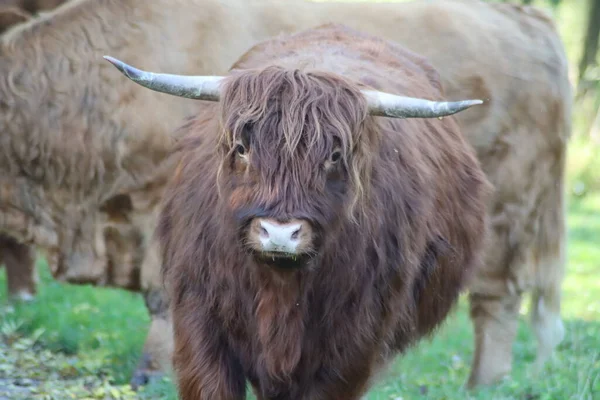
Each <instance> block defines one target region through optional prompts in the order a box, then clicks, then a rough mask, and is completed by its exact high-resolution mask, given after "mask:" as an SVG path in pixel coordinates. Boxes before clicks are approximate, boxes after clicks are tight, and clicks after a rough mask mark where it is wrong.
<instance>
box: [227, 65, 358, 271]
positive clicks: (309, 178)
mask: <svg viewBox="0 0 600 400" xmlns="http://www.w3.org/2000/svg"><path fill="white" fill-rule="evenodd" d="M221 111H222V126H223V128H224V134H223V138H224V140H223V146H222V151H223V153H222V154H223V156H224V160H225V161H224V163H223V167H222V170H221V171H220V176H221V179H222V180H221V182H222V188H223V189H224V193H226V196H227V199H226V201H227V204H228V206H229V207H230V210H231V211H232V215H233V216H234V218H235V221H236V224H237V228H238V232H239V240H240V241H241V244H242V246H243V247H244V249H246V250H247V251H248V252H249V253H250V254H251V255H252V256H253V257H255V259H256V260H257V261H259V262H261V263H266V264H269V265H271V266H274V267H278V268H282V269H283V268H287V269H289V268H299V267H303V266H306V265H307V264H309V261H310V260H311V258H313V257H314V256H317V255H318V254H319V251H320V249H321V246H322V245H323V243H324V242H326V240H327V236H328V235H332V234H335V233H334V232H336V231H337V229H336V226H337V225H338V223H339V221H340V219H341V218H345V217H346V216H347V213H346V211H348V209H349V206H350V205H351V204H352V202H353V199H354V198H355V196H356V194H357V189H356V186H357V185H356V184H355V182H356V180H357V175H358V174H359V172H358V167H356V166H357V165H358V164H357V160H358V159H361V157H359V153H361V151H360V149H361V148H363V147H364V146H363V145H362V144H361V143H358V142H359V141H363V139H362V138H361V134H360V132H362V123H363V121H364V119H365V116H366V105H365V104H364V100H363V99H362V98H361V96H360V93H359V92H358V91H356V90H352V88H351V87H350V86H348V85H347V84H345V82H343V81H341V80H340V79H339V78H338V79H335V78H331V77H326V76H314V75H306V74H302V73H297V72H296V73H295V72H290V71H283V70H279V69H269V70H266V71H263V72H261V73H254V74H251V73H247V74H244V75H241V76H239V77H237V79H236V80H232V81H231V83H230V84H229V86H228V89H227V90H226V91H225V94H224V96H223V99H222V101H221ZM357 149H358V150H357Z"/></svg>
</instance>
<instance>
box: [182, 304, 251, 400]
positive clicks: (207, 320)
mask: <svg viewBox="0 0 600 400" xmlns="http://www.w3.org/2000/svg"><path fill="white" fill-rule="evenodd" d="M181 297H182V298H183V299H185V300H184V301H183V302H181V303H180V304H178V305H177V306H178V309H174V310H173V331H174V344H175V347H174V349H173V366H174V369H175V371H176V375H177V390H178V393H179V398H180V399H181V400H201V399H206V400H208V399H220V400H239V399H243V398H245V393H246V378H245V376H244V373H243V370H242V367H241V365H240V363H239V361H238V360H237V359H236V357H235V355H234V354H233V352H232V351H231V349H230V348H229V347H228V346H227V344H226V343H225V341H224V340H223V338H222V337H221V335H220V330H219V329H218V328H217V326H218V325H216V324H215V322H214V321H213V320H212V319H211V317H210V316H208V315H206V314H203V313H201V312H198V310H199V309H200V307H198V304H196V302H198V301H202V300H201V299H200V298H198V297H196V296H194V297H195V298H193V299H191V298H190V297H192V296H186V295H182V296H181Z"/></svg>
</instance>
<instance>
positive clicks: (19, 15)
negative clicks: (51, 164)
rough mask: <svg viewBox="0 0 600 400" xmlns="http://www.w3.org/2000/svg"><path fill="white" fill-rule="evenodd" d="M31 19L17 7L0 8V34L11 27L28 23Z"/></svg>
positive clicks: (29, 15)
mask: <svg viewBox="0 0 600 400" xmlns="http://www.w3.org/2000/svg"><path fill="white" fill-rule="evenodd" d="M31 18H32V16H31V14H29V13H27V12H26V11H23V10H20V9H19V8H17V7H2V8H0V33H3V32H4V31H6V30H7V29H8V28H10V27H11V26H13V25H16V24H20V23H22V22H26V21H29V20H30V19H31Z"/></svg>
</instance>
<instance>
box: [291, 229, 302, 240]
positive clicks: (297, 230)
mask: <svg viewBox="0 0 600 400" xmlns="http://www.w3.org/2000/svg"><path fill="white" fill-rule="evenodd" d="M300 230H302V228H301V227H300V228H298V229H296V230H295V231H294V233H292V239H298V236H300Z"/></svg>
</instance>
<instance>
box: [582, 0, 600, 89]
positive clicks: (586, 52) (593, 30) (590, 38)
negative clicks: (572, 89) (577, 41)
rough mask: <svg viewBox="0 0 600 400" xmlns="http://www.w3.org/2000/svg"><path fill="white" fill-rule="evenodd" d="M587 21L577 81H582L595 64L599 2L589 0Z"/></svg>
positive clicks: (599, 16)
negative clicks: (588, 69) (590, 67)
mask: <svg viewBox="0 0 600 400" xmlns="http://www.w3.org/2000/svg"><path fill="white" fill-rule="evenodd" d="M588 10H589V12H588V15H589V19H588V24H587V29H586V34H585V42H584V44H583V55H582V57H581V61H580V62H579V81H580V82H581V80H582V79H583V77H584V75H585V72H586V70H587V68H588V67H589V66H590V65H593V64H595V63H596V55H597V54H598V40H599V38H600V0H589V8H588Z"/></svg>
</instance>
